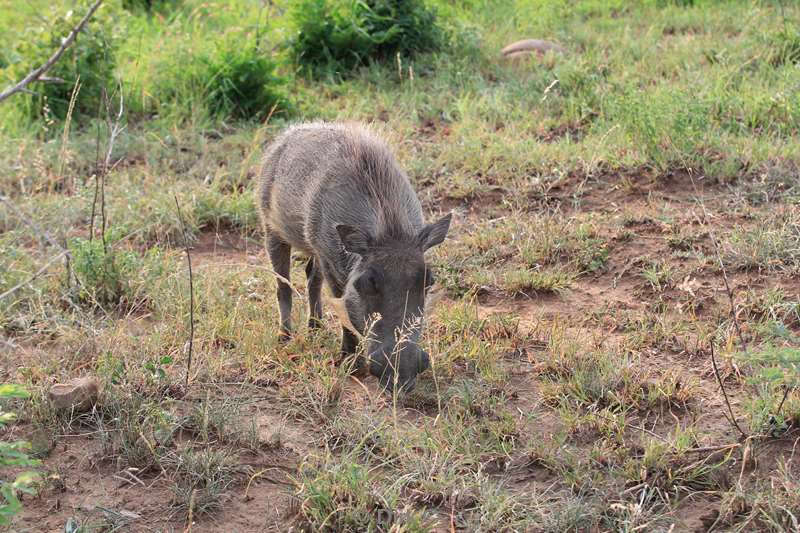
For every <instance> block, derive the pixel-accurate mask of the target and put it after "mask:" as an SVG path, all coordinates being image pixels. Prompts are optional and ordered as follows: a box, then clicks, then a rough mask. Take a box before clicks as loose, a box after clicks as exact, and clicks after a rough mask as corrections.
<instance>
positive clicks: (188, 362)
mask: <svg viewBox="0 0 800 533" xmlns="http://www.w3.org/2000/svg"><path fill="white" fill-rule="evenodd" d="M174 196H175V207H176V208H177V209H178V219H179V220H180V222H181V231H182V233H183V248H184V250H186V263H187V264H188V265H189V355H188V358H187V360H186V383H185V384H186V387H188V386H189V374H190V372H191V371H192V348H193V347H194V277H193V275H192V254H190V253H189V238H188V236H187V235H186V224H184V222H183V214H182V213H181V206H180V203H179V202H178V195H177V194H176V195H174Z"/></svg>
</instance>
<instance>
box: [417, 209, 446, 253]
mask: <svg viewBox="0 0 800 533" xmlns="http://www.w3.org/2000/svg"><path fill="white" fill-rule="evenodd" d="M451 218H453V215H452V213H448V214H447V215H445V216H443V217H442V218H440V219H439V220H437V221H436V222H432V223H430V224H428V225H427V226H425V227H424V228H422V229H421V230H420V232H419V235H417V242H419V245H420V246H421V247H422V251H423V252H424V251H425V250H427V249H428V248H432V247H434V246H436V245H437V244H441V243H442V241H443V240H444V238H445V237H447V230H449V229H450V219H451Z"/></svg>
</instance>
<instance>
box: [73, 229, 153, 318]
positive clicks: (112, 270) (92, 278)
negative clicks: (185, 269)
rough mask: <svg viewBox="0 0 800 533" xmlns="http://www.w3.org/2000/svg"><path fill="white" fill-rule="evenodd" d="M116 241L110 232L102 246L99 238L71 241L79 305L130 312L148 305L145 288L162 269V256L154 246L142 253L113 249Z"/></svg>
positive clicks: (115, 235) (76, 295)
mask: <svg viewBox="0 0 800 533" xmlns="http://www.w3.org/2000/svg"><path fill="white" fill-rule="evenodd" d="M118 239H119V238H118V236H117V234H116V233H115V232H113V231H110V232H108V234H107V236H106V243H105V244H104V243H103V241H102V240H101V239H93V240H88V239H83V238H75V239H72V241H71V242H70V246H69V248H70V251H71V252H72V256H73V271H74V273H75V277H76V279H77V282H78V283H77V287H76V292H75V294H74V296H75V299H76V300H77V301H78V303H81V304H83V305H87V306H89V307H100V308H106V307H109V306H110V307H116V308H119V309H128V310H130V309H135V308H137V307H139V306H142V305H146V304H147V303H148V302H149V298H148V296H147V289H148V288H149V285H150V282H151V281H152V280H153V279H156V278H158V277H159V275H160V274H161V273H162V272H163V270H164V262H163V254H162V253H161V250H160V249H159V248H157V247H154V248H151V249H149V250H148V251H147V252H145V253H144V254H140V253H138V252H135V251H133V250H124V249H120V248H115V247H114V244H115V241H118Z"/></svg>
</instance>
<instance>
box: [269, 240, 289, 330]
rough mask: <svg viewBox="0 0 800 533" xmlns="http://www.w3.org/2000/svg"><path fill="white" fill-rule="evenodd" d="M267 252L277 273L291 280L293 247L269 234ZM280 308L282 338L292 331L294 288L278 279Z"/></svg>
mask: <svg viewBox="0 0 800 533" xmlns="http://www.w3.org/2000/svg"><path fill="white" fill-rule="evenodd" d="M267 253H269V259H270V261H272V269H273V270H274V271H275V273H276V274H278V275H279V276H281V277H283V278H284V279H286V280H287V281H288V280H289V276H290V275H291V274H290V271H289V270H290V266H291V256H292V247H291V246H289V244H287V243H285V242H284V241H283V240H281V239H280V238H279V237H277V236H275V235H272V234H270V235H268V236H267ZM278 309H279V310H280V313H281V329H280V332H279V333H278V338H279V339H280V340H286V339H288V338H289V336H290V334H291V331H292V288H291V287H290V286H289V285H287V284H286V283H285V282H283V281H282V280H280V279H278Z"/></svg>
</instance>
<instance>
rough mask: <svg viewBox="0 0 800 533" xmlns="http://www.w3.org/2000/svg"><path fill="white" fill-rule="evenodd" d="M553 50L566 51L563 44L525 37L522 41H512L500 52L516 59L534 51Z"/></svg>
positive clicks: (541, 53) (540, 52)
mask: <svg viewBox="0 0 800 533" xmlns="http://www.w3.org/2000/svg"><path fill="white" fill-rule="evenodd" d="M551 50H552V51H553V52H556V53H559V54H563V53H565V52H566V50H565V49H564V47H563V46H561V45H559V44H556V43H552V42H550V41H543V40H541V39H523V40H521V41H517V42H514V43H511V44H509V45H508V46H506V47H505V48H503V50H502V51H501V52H500V55H502V56H503V57H504V58H506V59H516V58H520V57H527V56H530V55H531V54H534V53H536V54H539V55H544V54H545V53H547V52H549V51H551Z"/></svg>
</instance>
